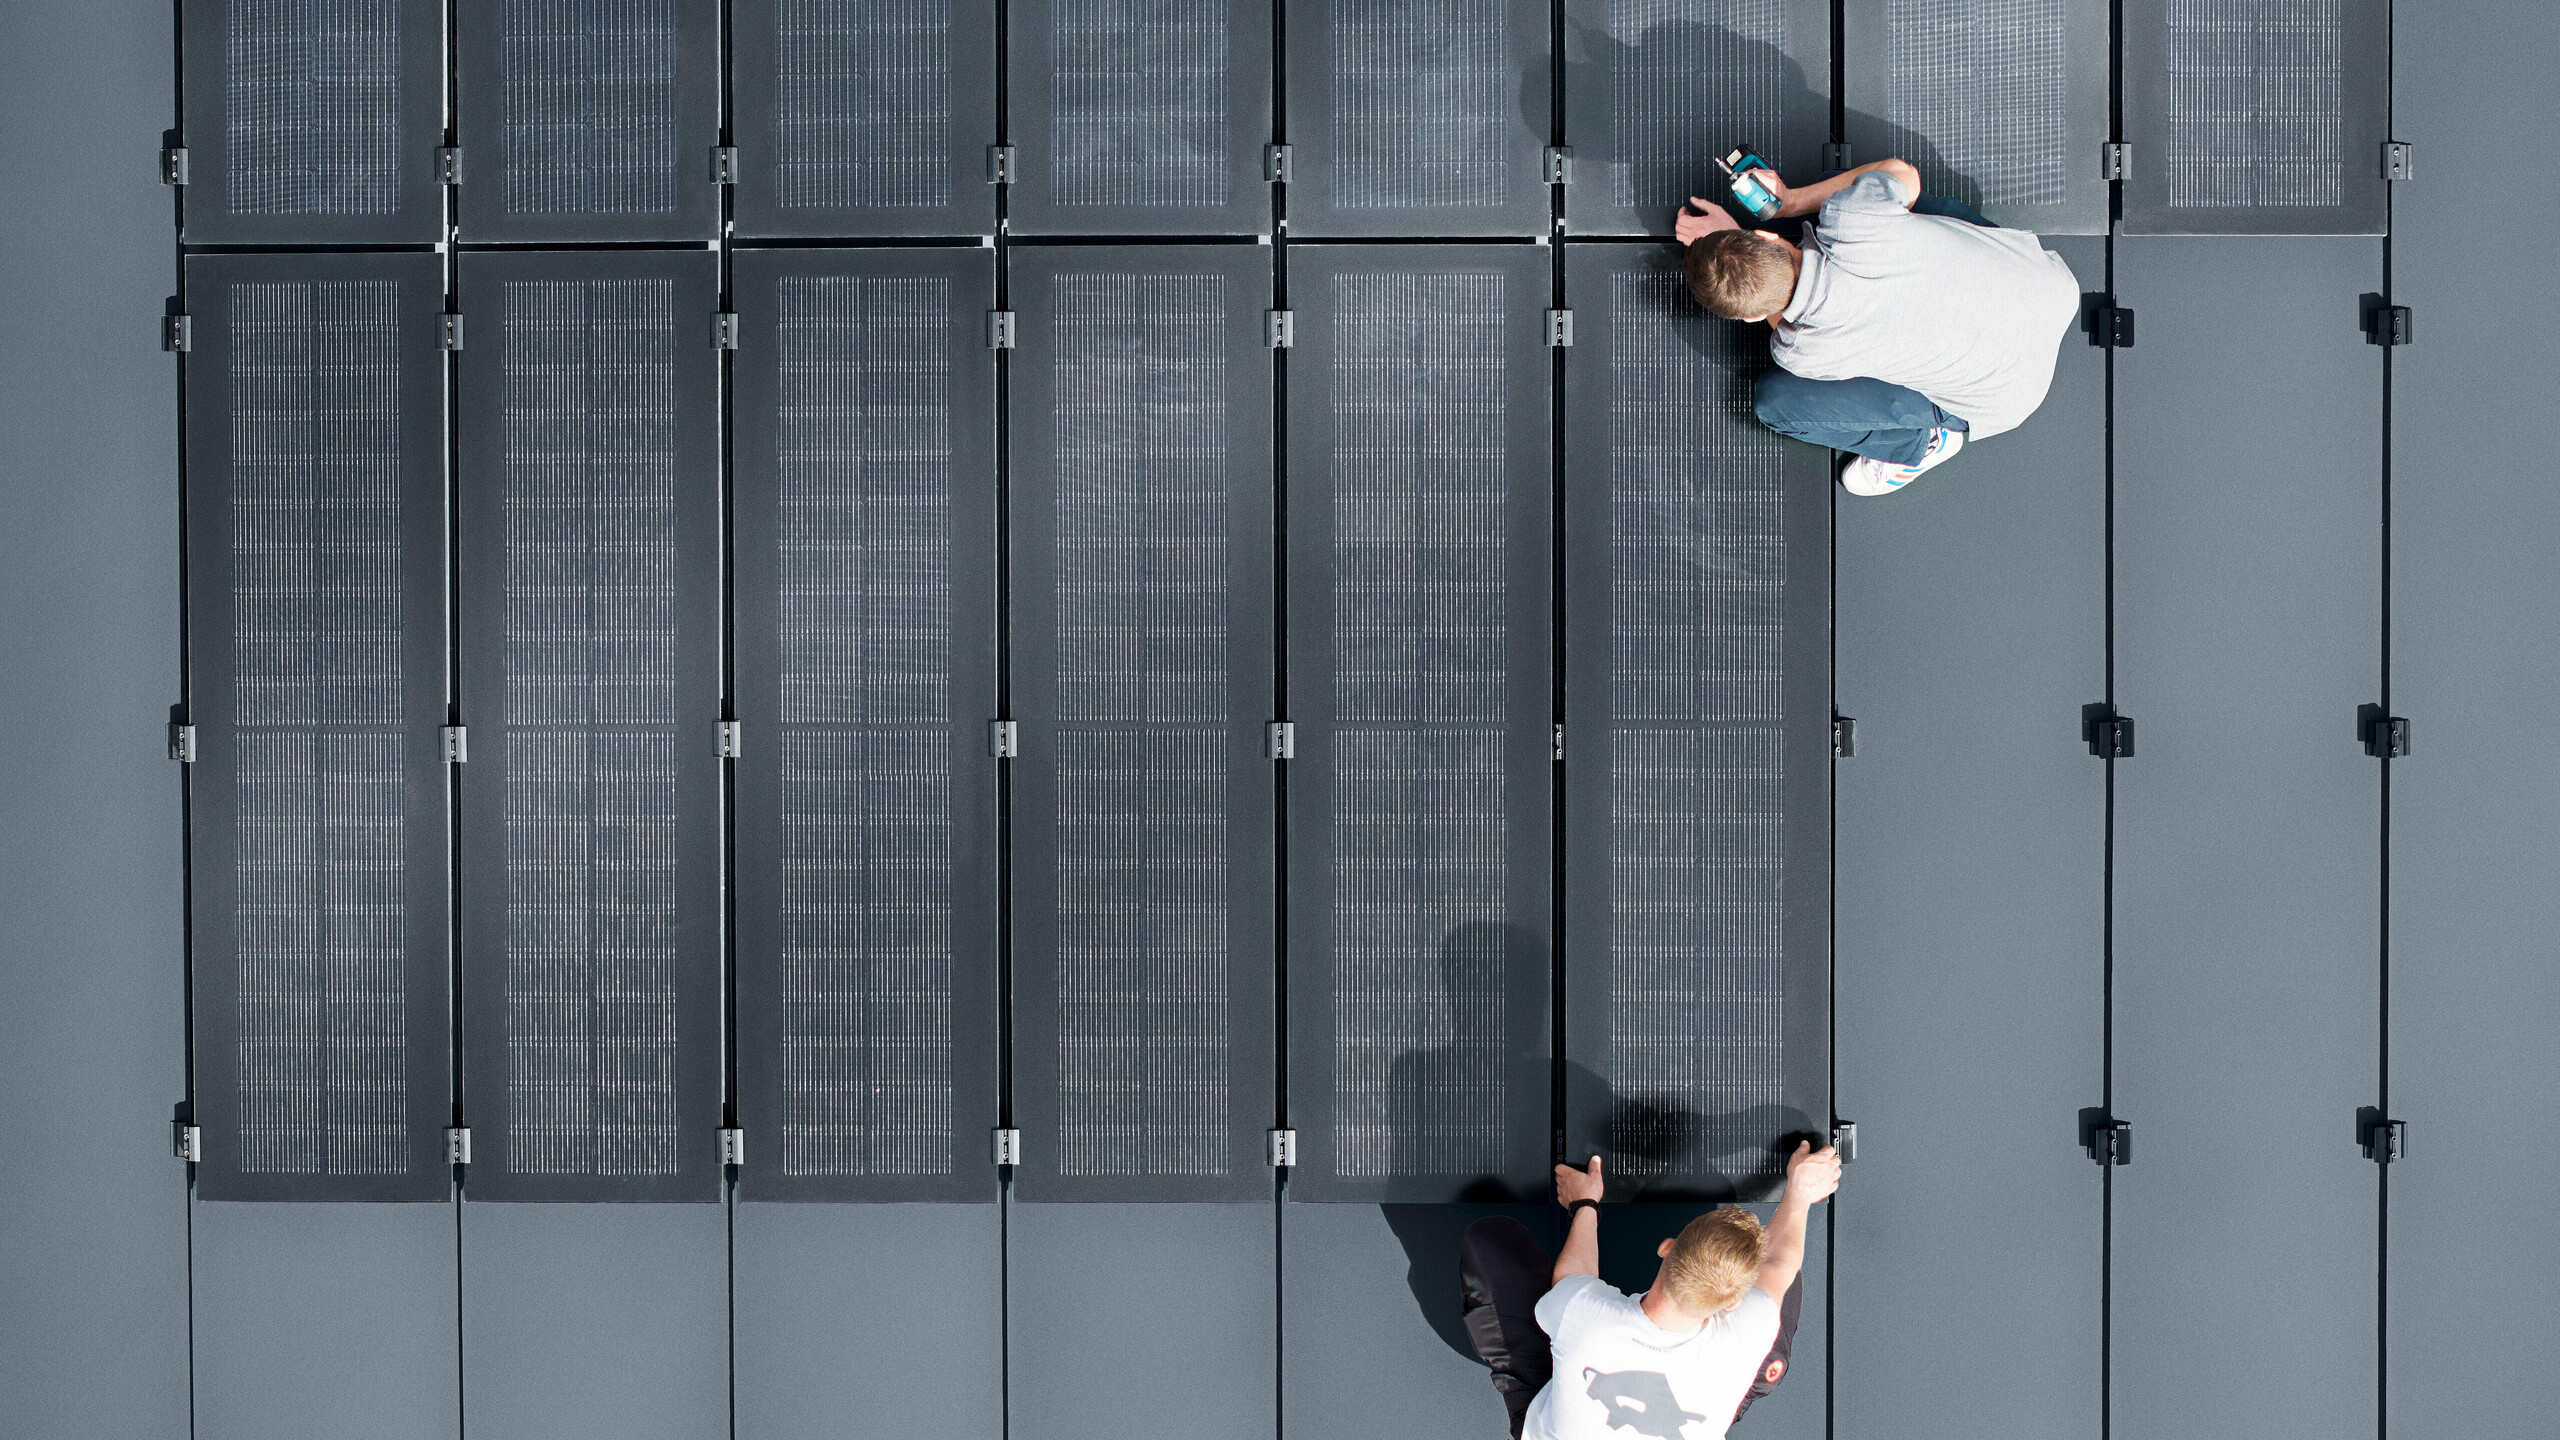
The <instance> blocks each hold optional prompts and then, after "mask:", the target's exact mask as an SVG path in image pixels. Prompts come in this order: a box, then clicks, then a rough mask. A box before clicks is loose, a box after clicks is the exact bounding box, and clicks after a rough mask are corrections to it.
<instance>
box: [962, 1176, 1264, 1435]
mask: <svg viewBox="0 0 2560 1440" xmlns="http://www.w3.org/2000/svg"><path fill="white" fill-rule="evenodd" d="M1274 1225H1275V1221H1274V1219H1273V1205H1272V1203H1271V1202H1270V1201H1269V1200H1265V1201H1263V1202H1261V1203H1260V1204H1254V1205H1016V1206H1013V1207H1012V1217H1011V1221H1010V1231H1009V1243H1008V1247H1007V1251H1006V1254H1007V1289H1008V1292H1009V1294H1010V1298H1011V1305H1012V1309H1011V1312H1010V1317H1009V1319H1010V1328H1009V1332H1008V1333H1009V1334H1010V1336H1011V1351H1010V1361H1009V1365H1008V1387H1009V1390H1010V1393H1011V1395H1012V1404H1011V1406H1010V1409H1009V1414H1010V1417H1011V1418H1010V1424H1009V1427H1008V1433H1010V1434H1011V1435H1012V1436H1013V1437H1014V1440H1119V1437H1122V1436H1126V1435H1128V1434H1130V1433H1131V1431H1132V1430H1133V1429H1136V1430H1150V1429H1162V1428H1165V1427H1167V1426H1175V1427H1179V1433H1182V1434H1187V1435H1219V1436H1228V1435H1232V1436H1237V1437H1240V1440H1268V1437H1270V1436H1271V1435H1272V1434H1273V1432H1274V1430H1275V1429H1276V1427H1275V1426H1274V1425H1273V1423H1272V1412H1273V1408H1274V1407H1273V1393H1272V1392H1273V1390H1274V1388H1275V1381H1274V1379H1273V1366H1272V1347H1273V1345H1274V1343H1275V1341H1276V1335H1275V1333H1274V1332H1275V1328H1276V1327H1275V1326H1274V1324H1273V1320H1272V1316H1273V1312H1274V1309H1275V1306H1274V1303H1273V1301H1274V1298H1275V1297H1274V1290H1275V1285H1276V1281H1277V1275H1276V1273H1275V1267H1274V1260H1273V1247H1274V1245H1275V1244H1276V1243H1277V1240H1276V1236H1275V1234H1274ZM1133 1405H1135V1406H1137V1407H1139V1408H1140V1409H1141V1410H1143V1409H1146V1408H1148V1407H1153V1408H1154V1410H1155V1412H1156V1414H1157V1416H1158V1419H1156V1420H1153V1421H1150V1420H1147V1419H1145V1418H1143V1417H1141V1418H1137V1419H1134V1420H1133V1418H1132V1409H1131V1407H1132V1406H1133Z"/></svg>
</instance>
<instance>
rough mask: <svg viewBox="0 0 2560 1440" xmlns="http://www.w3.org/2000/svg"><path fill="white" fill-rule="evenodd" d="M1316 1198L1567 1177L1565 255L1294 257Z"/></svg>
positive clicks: (1294, 484) (1294, 516)
mask: <svg viewBox="0 0 2560 1440" xmlns="http://www.w3.org/2000/svg"><path fill="white" fill-rule="evenodd" d="M1290 290H1291V298H1292V301H1293V306H1294V308H1295V310H1296V312H1297V317H1298V319H1297V347H1296V348H1295V349H1294V350H1293V351H1292V352H1291V354H1290V363H1289V377H1290V385H1289V430H1290V434H1289V455H1290V462H1289V493H1290V507H1289V509H1290V536H1289V545H1290V564H1289V574H1290V614H1289V693H1290V709H1291V711H1292V718H1293V719H1295V720H1296V721H1297V724H1298V758H1297V759H1296V761H1294V762H1293V763H1292V764H1291V765H1290V766H1289V767H1288V769H1287V772H1286V774H1287V782H1288V787H1289V820H1290V865H1289V915H1290V926H1289V934H1290V944H1289V962H1290V963H1289V975H1290V1025H1289V1044H1290V1062H1289V1085H1290V1114H1291V1116H1292V1118H1293V1120H1294V1121H1295V1123H1296V1126H1297V1128H1298V1129H1299V1131H1300V1137H1301V1138H1300V1144H1301V1149H1300V1154H1299V1165H1300V1168H1299V1170H1298V1172H1297V1174H1296V1177H1295V1179H1294V1180H1293V1182H1292V1189H1293V1191H1294V1192H1296V1193H1300V1194H1303V1195H1304V1196H1306V1197H1307V1198H1310V1199H1324V1200H1360V1199H1367V1200H1448V1199H1455V1198H1459V1197H1460V1196H1462V1195H1464V1196H1467V1197H1469V1198H1485V1197H1487V1196H1489V1195H1499V1194H1503V1193H1520V1194H1528V1193H1533V1192H1535V1191H1536V1189H1537V1188H1538V1186H1539V1183H1540V1181H1541V1179H1542V1178H1543V1176H1544V1175H1545V1172H1546V1167H1547V1163H1548V1151H1549V1128H1550V1111H1551V1104H1550V1101H1551V1098H1552V1096H1551V1085H1552V1075H1551V1071H1550V1066H1549V1055H1550V1053H1551V1047H1550V1045H1549V1043H1548V1014H1549V1009H1548V987H1549V977H1550V975H1551V973H1552V970H1551V967H1550V964H1549V955H1548V946H1549V943H1550V940H1549V927H1548V913H1547V912H1548V904H1549V901H1548V895H1549V887H1550V883H1551V882H1550V880H1549V872H1548V865H1549V860H1550V852H1551V848H1552V837H1551V835H1550V831H1549V817H1550V815H1551V813H1552V812H1551V806H1550V800H1551V792H1552V788H1553V784H1554V778H1553V777H1554V762H1553V760H1552V758H1551V755H1550V746H1551V743H1552V740H1551V734H1550V731H1551V728H1552V719H1553V714H1554V711H1553V705H1552V701H1551V697H1550V687H1551V684H1552V676H1551V673H1550V660H1549V654H1550V651H1549V627H1548V621H1549V615H1548V596H1549V587H1548V580H1547V576H1548V573H1549V564H1550V561H1549V556H1548V548H1547V547H1548V533H1549V525H1550V520H1549V514H1548V494H1549V485H1550V461H1549V446H1548V406H1549V393H1550V392H1549V377H1550V366H1551V361H1550V359H1549V353H1548V350H1547V348H1546V344H1545V339H1544V328H1545V327H1544V323H1543V322H1544V314H1545V310H1546V308H1547V304H1548V298H1549V279H1548V272H1547V255H1546V252H1545V251H1543V250H1538V249H1532V248H1530V247H1525V246H1523V247H1517V248H1514V247H1496V246H1483V247H1463V246H1434V247H1406V246H1396V247H1386V246H1380V247H1374V248H1372V247H1364V246H1356V245H1347V246H1313V247H1308V248H1306V249H1302V250H1297V251H1295V252H1294V253H1293V256H1292V260H1291V267H1290Z"/></svg>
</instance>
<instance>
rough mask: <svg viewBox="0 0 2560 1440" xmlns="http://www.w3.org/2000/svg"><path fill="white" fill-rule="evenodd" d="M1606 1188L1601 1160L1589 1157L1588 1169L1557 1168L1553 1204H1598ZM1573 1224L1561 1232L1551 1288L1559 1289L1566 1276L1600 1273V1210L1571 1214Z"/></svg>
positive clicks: (1549, 1279)
mask: <svg viewBox="0 0 2560 1440" xmlns="http://www.w3.org/2000/svg"><path fill="white" fill-rule="evenodd" d="M1606 1188H1607V1187H1606V1186H1605V1185H1604V1184H1603V1182H1602V1181H1601V1179H1600V1157H1599V1156H1597V1155H1594V1156H1592V1157H1591V1168H1590V1169H1588V1170H1576V1169H1574V1168H1573V1167H1572V1166H1570V1165H1559V1166H1557V1167H1556V1203H1557V1204H1559V1205H1571V1204H1572V1203H1573V1202H1574V1201H1576V1200H1597V1199H1599V1198H1600V1194H1601V1191H1602V1190H1604V1189H1606ZM1570 1213H1571V1214H1572V1216H1573V1220H1572V1222H1571V1223H1570V1224H1569V1225H1567V1226H1566V1228H1565V1232H1564V1248H1563V1249H1562V1250H1559V1251H1557V1252H1556V1269H1555V1273H1554V1274H1553V1275H1550V1276H1548V1277H1547V1284H1548V1285H1550V1286H1555V1285H1561V1284H1563V1283H1564V1277H1566V1276H1567V1275H1598V1274H1599V1273H1600V1210H1599V1207H1598V1206H1595V1205H1585V1206H1583V1207H1582V1208H1581V1209H1579V1210H1575V1211H1572V1212H1570Z"/></svg>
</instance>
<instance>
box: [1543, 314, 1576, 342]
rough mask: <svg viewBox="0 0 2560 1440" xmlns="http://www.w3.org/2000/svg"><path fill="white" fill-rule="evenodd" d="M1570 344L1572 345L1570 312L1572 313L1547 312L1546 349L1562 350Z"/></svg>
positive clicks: (1571, 318) (1571, 315)
mask: <svg viewBox="0 0 2560 1440" xmlns="http://www.w3.org/2000/svg"><path fill="white" fill-rule="evenodd" d="M1572 343H1573V312H1572V311H1570V310H1550V311H1548V312H1547V345H1548V348H1550V349H1562V348H1564V347H1565V346H1568V345H1571V344H1572Z"/></svg>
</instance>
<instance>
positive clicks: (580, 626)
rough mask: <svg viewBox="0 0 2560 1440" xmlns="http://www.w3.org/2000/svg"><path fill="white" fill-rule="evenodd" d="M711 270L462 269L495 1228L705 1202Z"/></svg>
mask: <svg viewBox="0 0 2560 1440" xmlns="http://www.w3.org/2000/svg"><path fill="white" fill-rule="evenodd" d="M717 281H718V273H717V259H716V257H714V256H712V255H710V254H709V253H707V252H692V253H687V252H657V253H648V252H638V251H630V252H596V251H590V252H585V253H581V254H568V255H560V254H553V255H545V254H535V253H516V254H474V255H467V256H465V257H463V261H462V292H461V293H462V303H463V306H464V313H465V314H466V315H468V316H471V317H473V318H472V325H471V328H470V330H469V333H468V340H469V348H468V349H466V350H464V351H463V353H462V366H461V371H462V378H461V391H460V395H459V406H460V419H461V440H460V444H461V447H462V513H461V532H462V585H461V603H462V615H461V630H462V707H461V713H462V717H463V719H464V721H465V722H467V723H469V724H470V725H471V728H472V745H471V760H470V763H469V764H467V765H465V766H464V767H463V772H462V820H461V827H460V828H461V839H462V898H463V921H462V923H463V964H462V979H463V1027H464V1028H463V1081H464V1097H463V1118H464V1120H465V1122H466V1123H468V1124H469V1125H470V1126H471V1127H472V1130H473V1131H474V1136H473V1140H474V1154H473V1156H472V1168H471V1188H472V1193H473V1194H474V1195H475V1196H478V1197H481V1198H484V1199H494V1200H608V1199H612V1200H712V1199H716V1198H718V1196H719V1194H720V1165H719V1154H718V1141H717V1139H716V1137H715V1136H714V1134H713V1132H714V1131H715V1130H716V1129H717V1128H718V1126H719V1123H720V1095H721V1056H720V930H721V915H720V830H721V815H720V807H721V801H720V779H721V777H720V761H719V758H718V756H719V749H718V741H717V736H716V732H715V726H716V724H717V723H718V717H719V702H720V696H719V691H720V669H719V657H720V650H719V646H720V569H719V565H720V538H721V537H720V482H719V403H720V394H719V374H718V368H717V356H718V352H717V351H716V350H714V349H713V348H712V328H711V314H712V311H713V309H714V308H715V307H716V305H717V303H718V302H717V296H718V291H717Z"/></svg>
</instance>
